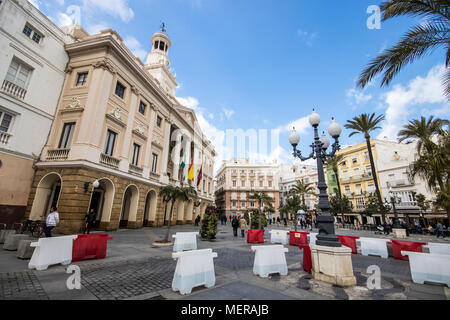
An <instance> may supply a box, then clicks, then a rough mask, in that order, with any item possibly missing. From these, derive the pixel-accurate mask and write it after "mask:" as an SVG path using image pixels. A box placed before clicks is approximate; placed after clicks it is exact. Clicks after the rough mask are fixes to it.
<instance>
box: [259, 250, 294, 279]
mask: <svg viewBox="0 0 450 320" xmlns="http://www.w3.org/2000/svg"><path fill="white" fill-rule="evenodd" d="M252 251H255V261H254V264H253V274H255V275H259V276H260V277H262V278H267V277H269V274H272V273H279V274H280V275H282V276H287V274H288V268H287V263H286V255H285V253H286V252H288V251H289V249H287V248H285V247H283V246H253V247H252Z"/></svg>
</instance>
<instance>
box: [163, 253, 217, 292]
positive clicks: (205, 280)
mask: <svg viewBox="0 0 450 320" xmlns="http://www.w3.org/2000/svg"><path fill="white" fill-rule="evenodd" d="M172 258H174V259H178V261H177V267H176V269H175V274H174V276H173V281H172V290H173V291H180V293H181V294H182V295H185V294H190V293H191V292H192V289H193V288H195V287H198V286H205V287H207V288H211V287H213V286H214V285H215V284H216V275H215V273H214V261H213V258H217V253H216V252H212V249H205V250H194V251H186V252H176V253H172Z"/></svg>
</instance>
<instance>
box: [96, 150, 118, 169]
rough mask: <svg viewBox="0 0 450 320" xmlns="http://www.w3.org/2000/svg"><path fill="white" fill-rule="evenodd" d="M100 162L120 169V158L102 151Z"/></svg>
mask: <svg viewBox="0 0 450 320" xmlns="http://www.w3.org/2000/svg"><path fill="white" fill-rule="evenodd" d="M100 163H101V164H104V165H105V166H108V167H111V168H114V169H118V168H119V163H120V160H119V159H116V158H114V157H111V156H108V155H107V154H104V153H102V154H101V155H100Z"/></svg>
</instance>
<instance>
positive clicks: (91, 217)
mask: <svg viewBox="0 0 450 320" xmlns="http://www.w3.org/2000/svg"><path fill="white" fill-rule="evenodd" d="M96 219H97V214H96V213H95V211H94V209H91V210H90V211H89V213H88V214H87V215H86V216H85V221H86V229H85V233H86V234H89V233H90V232H91V229H92V228H93V227H94V224H95V220H96Z"/></svg>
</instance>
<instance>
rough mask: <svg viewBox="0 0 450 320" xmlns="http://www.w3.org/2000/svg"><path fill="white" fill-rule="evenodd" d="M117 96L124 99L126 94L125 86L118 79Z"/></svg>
mask: <svg viewBox="0 0 450 320" xmlns="http://www.w3.org/2000/svg"><path fill="white" fill-rule="evenodd" d="M116 96H118V97H120V98H121V99H123V97H124V96H125V87H124V86H123V84H121V83H120V82H119V81H117V84H116Z"/></svg>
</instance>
